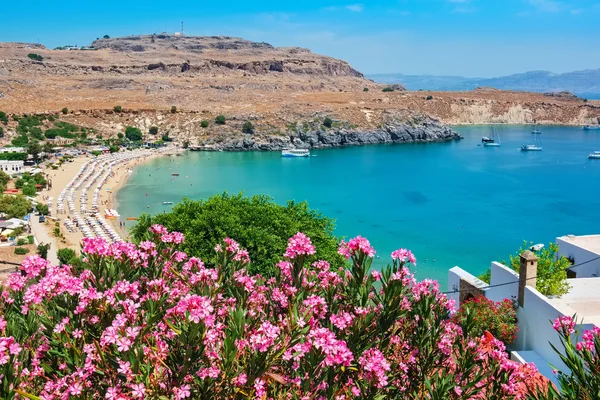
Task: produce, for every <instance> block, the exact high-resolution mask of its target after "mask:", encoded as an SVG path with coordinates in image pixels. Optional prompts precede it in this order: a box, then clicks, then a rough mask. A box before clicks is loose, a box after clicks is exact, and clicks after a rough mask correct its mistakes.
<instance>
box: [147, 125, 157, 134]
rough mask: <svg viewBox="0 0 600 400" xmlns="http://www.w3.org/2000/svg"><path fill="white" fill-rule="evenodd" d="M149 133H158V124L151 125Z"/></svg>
mask: <svg viewBox="0 0 600 400" xmlns="http://www.w3.org/2000/svg"><path fill="white" fill-rule="evenodd" d="M148 133H149V134H151V135H157V134H158V127H157V126H151V127H150V130H148Z"/></svg>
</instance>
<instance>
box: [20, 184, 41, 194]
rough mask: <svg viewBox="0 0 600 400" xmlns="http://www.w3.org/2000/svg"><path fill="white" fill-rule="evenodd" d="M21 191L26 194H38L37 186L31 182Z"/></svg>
mask: <svg viewBox="0 0 600 400" xmlns="http://www.w3.org/2000/svg"><path fill="white" fill-rule="evenodd" d="M21 192H22V193H23V195H25V196H35V195H36V194H37V189H36V188H35V183H33V182H30V183H26V184H25V185H23V188H22V189H21Z"/></svg>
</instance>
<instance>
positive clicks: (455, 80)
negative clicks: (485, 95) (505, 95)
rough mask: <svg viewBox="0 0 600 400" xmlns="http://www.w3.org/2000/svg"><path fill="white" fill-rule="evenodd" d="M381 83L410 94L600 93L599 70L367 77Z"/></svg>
mask: <svg viewBox="0 0 600 400" xmlns="http://www.w3.org/2000/svg"><path fill="white" fill-rule="evenodd" d="M367 77H368V78H370V79H373V80H374V81H376V82H378V83H389V84H392V83H401V84H403V85H404V86H406V88H407V89H408V90H419V89H423V90H435V91H460V90H473V89H475V88H477V87H478V86H489V87H494V88H496V89H502V90H521V91H527V92H562V91H569V92H573V93H600V69H587V70H583V71H575V72H567V73H564V74H555V73H552V72H548V71H530V72H525V73H522V74H514V75H508V76H502V77H498V78H464V77H462V76H435V75H404V74H376V75H367Z"/></svg>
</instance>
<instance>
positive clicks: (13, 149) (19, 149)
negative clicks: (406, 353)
mask: <svg viewBox="0 0 600 400" xmlns="http://www.w3.org/2000/svg"><path fill="white" fill-rule="evenodd" d="M0 153H27V149H26V148H24V147H1V148H0Z"/></svg>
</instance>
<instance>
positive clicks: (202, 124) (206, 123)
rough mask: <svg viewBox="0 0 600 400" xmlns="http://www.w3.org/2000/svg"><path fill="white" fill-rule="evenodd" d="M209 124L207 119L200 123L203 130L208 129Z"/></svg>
mask: <svg viewBox="0 0 600 400" xmlns="http://www.w3.org/2000/svg"><path fill="white" fill-rule="evenodd" d="M208 125H209V122H208V120H207V119H203V120H202V122H200V126H201V127H203V128H208Z"/></svg>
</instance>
